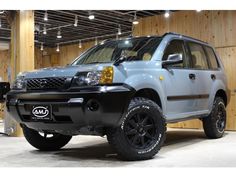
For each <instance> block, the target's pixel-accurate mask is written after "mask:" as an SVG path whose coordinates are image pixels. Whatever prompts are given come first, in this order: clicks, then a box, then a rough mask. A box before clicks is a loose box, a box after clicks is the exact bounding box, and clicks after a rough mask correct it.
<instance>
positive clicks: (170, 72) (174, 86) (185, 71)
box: [162, 39, 195, 121]
mask: <svg viewBox="0 0 236 177" xmlns="http://www.w3.org/2000/svg"><path fill="white" fill-rule="evenodd" d="M172 54H181V55H182V58H183V63H182V64H174V65H171V66H168V68H167V69H165V70H164V75H165V82H164V84H165V91H166V96H167V98H166V111H165V112H166V118H167V120H168V121H172V120H175V119H179V118H185V117H189V116H190V115H192V114H193V112H194V110H195V105H194V104H195V102H194V99H193V94H194V91H193V87H194V75H193V74H192V73H193V72H192V69H190V60H189V55H188V53H187V50H186V46H185V43H184V41H183V40H177V39H176V40H172V41H170V42H169V44H168V45H167V47H166V49H165V52H164V55H163V58H162V60H167V58H168V56H169V55H172Z"/></svg>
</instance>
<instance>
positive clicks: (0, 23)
mask: <svg viewBox="0 0 236 177" xmlns="http://www.w3.org/2000/svg"><path fill="white" fill-rule="evenodd" d="M1 27H2V19H1V18H0V28H1Z"/></svg>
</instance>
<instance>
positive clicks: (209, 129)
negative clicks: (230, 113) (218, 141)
mask: <svg viewBox="0 0 236 177" xmlns="http://www.w3.org/2000/svg"><path fill="white" fill-rule="evenodd" d="M202 121H203V128H204V132H205V134H206V136H207V137H208V138H212V139H215V138H221V137H222V136H223V135H224V131H225V126H226V109H225V103H224V100H223V99H222V98H220V97H216V98H215V100H214V103H213V108H212V111H211V113H210V115H209V116H207V117H205V118H203V120H202Z"/></svg>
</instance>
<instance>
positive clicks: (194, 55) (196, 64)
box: [189, 42, 208, 69]
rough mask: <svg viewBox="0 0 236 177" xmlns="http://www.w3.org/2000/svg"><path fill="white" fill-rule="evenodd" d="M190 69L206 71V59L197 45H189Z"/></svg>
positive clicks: (200, 47) (202, 50)
mask: <svg viewBox="0 0 236 177" xmlns="http://www.w3.org/2000/svg"><path fill="white" fill-rule="evenodd" d="M189 48H190V54H191V59H192V67H193V68H195V69H208V64H207V59H206V55H205V52H204V49H203V47H202V46H201V45H199V44H197V43H191V42H190V43H189Z"/></svg>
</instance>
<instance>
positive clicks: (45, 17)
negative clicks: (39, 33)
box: [43, 11, 48, 21]
mask: <svg viewBox="0 0 236 177" xmlns="http://www.w3.org/2000/svg"><path fill="white" fill-rule="evenodd" d="M43 20H44V21H48V12H47V11H45V13H44V18H43Z"/></svg>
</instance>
